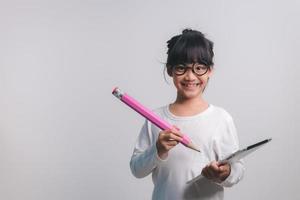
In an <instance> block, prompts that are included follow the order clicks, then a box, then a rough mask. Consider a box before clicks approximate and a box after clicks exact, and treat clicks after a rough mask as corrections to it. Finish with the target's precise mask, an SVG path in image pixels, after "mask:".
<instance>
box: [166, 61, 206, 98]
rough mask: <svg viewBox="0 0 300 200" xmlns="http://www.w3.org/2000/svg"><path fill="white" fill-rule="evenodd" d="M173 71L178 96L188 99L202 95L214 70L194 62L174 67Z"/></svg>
mask: <svg viewBox="0 0 300 200" xmlns="http://www.w3.org/2000/svg"><path fill="white" fill-rule="evenodd" d="M171 73H172V77H173V82H174V85H175V87H176V88H177V95H178V97H180V98H181V99H183V100H188V99H193V98H199V97H200V96H201V95H202V92H203V91H204V89H205V87H206V85H207V82H208V79H209V77H210V76H211V74H212V70H211V68H208V67H206V66H203V65H200V64H198V63H194V64H186V65H180V66H176V67H173V68H172V72H171Z"/></svg>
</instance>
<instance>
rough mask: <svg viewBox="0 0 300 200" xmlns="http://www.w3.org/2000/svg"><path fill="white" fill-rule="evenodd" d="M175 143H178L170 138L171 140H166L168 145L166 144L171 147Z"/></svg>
mask: <svg viewBox="0 0 300 200" xmlns="http://www.w3.org/2000/svg"><path fill="white" fill-rule="evenodd" d="M177 144H178V142H177V141H175V140H172V141H170V140H169V141H168V142H167V145H168V146H171V147H174V146H176V145H177Z"/></svg>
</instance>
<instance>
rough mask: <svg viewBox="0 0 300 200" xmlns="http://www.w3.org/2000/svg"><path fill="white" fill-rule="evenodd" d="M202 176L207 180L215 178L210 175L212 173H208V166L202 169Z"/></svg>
mask: <svg viewBox="0 0 300 200" xmlns="http://www.w3.org/2000/svg"><path fill="white" fill-rule="evenodd" d="M201 174H202V175H203V176H204V177H206V178H207V179H212V178H213V177H212V176H211V175H210V173H208V167H207V166H206V167H204V168H203V169H202V172H201Z"/></svg>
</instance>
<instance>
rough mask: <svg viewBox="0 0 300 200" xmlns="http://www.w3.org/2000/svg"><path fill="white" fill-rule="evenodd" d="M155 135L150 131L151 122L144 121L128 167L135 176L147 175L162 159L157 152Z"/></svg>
mask: <svg viewBox="0 0 300 200" xmlns="http://www.w3.org/2000/svg"><path fill="white" fill-rule="evenodd" d="M156 140H157V135H155V134H154V133H152V129H151V122H149V121H148V120H146V121H145V123H144V125H143V127H142V129H141V131H140V134H139V136H138V138H137V141H136V144H135V147H134V150H133V154H132V156H131V160H130V169H131V172H132V174H133V175H134V176H135V177H137V178H143V177H145V176H147V175H149V174H150V173H151V172H152V171H153V170H154V169H155V168H156V167H157V166H158V164H159V163H160V162H163V161H165V160H162V159H160V158H159V156H158V154H157V148H156Z"/></svg>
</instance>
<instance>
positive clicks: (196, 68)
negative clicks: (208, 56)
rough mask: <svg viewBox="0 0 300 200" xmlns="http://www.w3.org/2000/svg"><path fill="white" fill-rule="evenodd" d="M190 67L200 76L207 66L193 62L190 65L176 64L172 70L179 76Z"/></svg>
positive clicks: (206, 69)
mask: <svg viewBox="0 0 300 200" xmlns="http://www.w3.org/2000/svg"><path fill="white" fill-rule="evenodd" d="M189 68H190V69H191V70H192V72H193V73H194V74H196V75H197V76H202V75H204V74H206V72H207V71H208V69H209V67H207V66H206V65H202V64H197V63H194V64H193V65H192V67H188V66H187V65H185V64H178V65H175V66H174V67H173V72H174V73H175V74H176V75H177V76H181V75H183V74H185V72H186V71H187V70H188V69H189Z"/></svg>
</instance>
